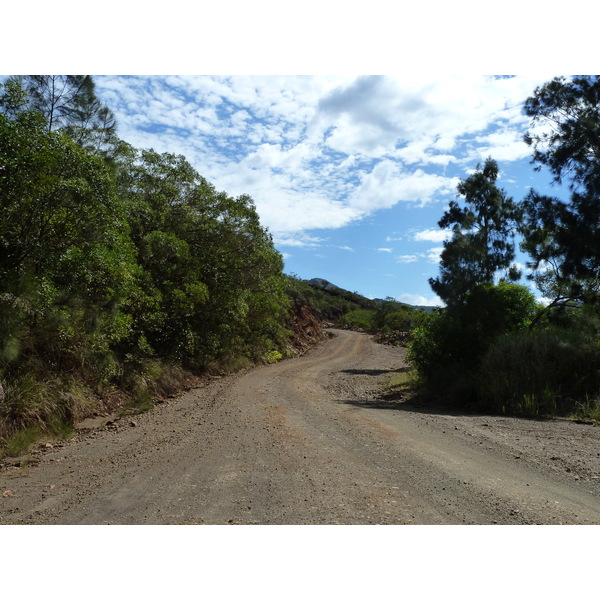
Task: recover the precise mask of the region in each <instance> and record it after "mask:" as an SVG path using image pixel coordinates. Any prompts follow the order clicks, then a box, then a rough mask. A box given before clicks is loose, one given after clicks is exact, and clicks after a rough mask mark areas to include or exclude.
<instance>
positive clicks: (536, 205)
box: [523, 76, 600, 302]
mask: <svg viewBox="0 0 600 600" xmlns="http://www.w3.org/2000/svg"><path fill="white" fill-rule="evenodd" d="M525 113H526V114H527V115H528V116H530V117H531V118H532V129H531V131H530V132H528V134H527V135H526V136H525V140H526V142H527V143H528V144H530V145H531V146H532V147H533V149H534V154H533V162H534V163H537V169H540V168H541V167H542V166H545V167H547V168H548V169H549V170H550V172H551V173H552V175H553V176H554V180H555V182H556V183H559V184H560V183H562V182H564V181H567V182H568V185H569V189H570V194H571V195H570V199H569V201H568V202H565V201H563V200H560V199H559V198H555V197H551V196H548V195H542V194H539V193H537V192H536V191H535V190H533V189H532V190H531V191H530V193H529V195H528V196H527V198H526V199H525V215H526V219H525V224H524V226H523V233H524V236H525V242H524V244H523V248H524V249H525V250H526V251H527V252H528V253H529V254H530V255H531V257H532V262H531V266H532V267H533V268H534V269H538V273H537V274H536V277H537V279H538V281H539V282H540V283H541V284H543V285H545V286H546V290H548V291H549V292H550V293H552V296H551V297H553V298H554V300H555V302H560V301H561V300H565V301H568V300H573V299H574V300H577V301H580V302H581V301H593V300H596V299H597V298H598V295H599V293H600V275H599V274H600V200H599V197H600V77H599V76H593V77H574V78H572V79H569V80H568V79H566V78H563V77H557V78H555V79H553V80H552V81H550V82H548V83H546V84H545V85H543V86H541V87H539V88H537V89H536V90H535V92H534V94H533V96H531V97H530V98H528V99H527V101H526V103H525Z"/></svg>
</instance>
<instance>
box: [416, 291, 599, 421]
mask: <svg viewBox="0 0 600 600" xmlns="http://www.w3.org/2000/svg"><path fill="white" fill-rule="evenodd" d="M543 310H544V309H543V308H542V307H541V306H536V304H535V300H534V298H533V296H532V295H531V293H530V292H528V291H527V289H526V288H524V287H522V286H518V285H515V284H508V283H500V284H498V285H496V286H492V285H490V284H483V285H480V286H478V287H477V288H475V289H474V290H473V291H471V292H470V293H469V294H468V295H467V297H466V299H465V302H464V304H463V305H460V306H455V307H453V308H451V309H446V310H444V311H439V312H436V313H435V314H433V315H427V316H424V317H423V320H422V322H421V324H420V325H419V326H418V327H417V328H416V330H415V332H414V335H413V341H412V344H411V348H410V351H409V357H410V359H411V361H412V363H413V364H414V366H415V368H416V370H417V372H418V374H419V375H420V377H421V380H422V383H423V384H424V386H425V387H426V388H427V389H428V390H429V391H431V392H434V393H437V394H440V395H442V396H443V397H445V398H450V399H452V400H453V401H454V402H455V403H457V404H459V405H461V406H466V407H472V408H474V407H477V408H480V409H485V410H492V411H498V412H502V413H512V414H523V415H528V416H533V415H551V414H569V413H571V414H572V413H573V412H577V411H579V412H585V413H587V414H588V416H589V415H592V414H596V415H597V408H596V401H597V400H598V391H599V390H600V343H599V342H598V332H599V331H600V317H599V316H598V312H597V309H593V308H591V307H587V308H582V307H577V308H576V307H573V308H562V309H560V310H559V309H557V310H554V311H544V314H543V315H542V316H541V318H539V317H540V315H539V311H543ZM534 320H535V321H536V323H535V324H536V326H535V327H533V328H531V327H530V326H531V324H532V323H533V321H534Z"/></svg>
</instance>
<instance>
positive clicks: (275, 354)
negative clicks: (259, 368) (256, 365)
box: [263, 350, 283, 364]
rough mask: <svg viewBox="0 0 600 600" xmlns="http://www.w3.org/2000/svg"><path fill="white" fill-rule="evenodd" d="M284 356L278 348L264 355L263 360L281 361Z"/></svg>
mask: <svg viewBox="0 0 600 600" xmlns="http://www.w3.org/2000/svg"><path fill="white" fill-rule="evenodd" d="M282 358H283V354H281V352H279V351H277V350H271V351H270V352H267V353H266V354H265V355H264V356H263V361H264V362H266V363H267V364H272V363H276V362H279V361H280V360H281V359H282Z"/></svg>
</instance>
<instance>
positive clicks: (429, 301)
mask: <svg viewBox="0 0 600 600" xmlns="http://www.w3.org/2000/svg"><path fill="white" fill-rule="evenodd" d="M396 300H398V302H404V303H405V304H412V305H413V306H444V303H443V302H442V301H441V299H440V298H439V297H438V296H429V297H427V296H421V295H419V294H408V293H406V294H400V295H399V296H398V297H397V298H396Z"/></svg>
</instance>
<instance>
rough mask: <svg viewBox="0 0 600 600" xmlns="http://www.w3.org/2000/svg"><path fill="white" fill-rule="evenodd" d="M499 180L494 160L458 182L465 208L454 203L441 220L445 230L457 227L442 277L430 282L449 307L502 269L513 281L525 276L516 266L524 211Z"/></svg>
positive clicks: (443, 257) (444, 254)
mask: <svg viewBox="0 0 600 600" xmlns="http://www.w3.org/2000/svg"><path fill="white" fill-rule="evenodd" d="M497 178H498V165H497V163H496V161H494V160H492V159H491V158H488V159H487V160H486V161H485V163H484V165H483V166H481V165H478V167H477V171H476V172H475V173H474V174H473V175H471V176H469V177H468V178H466V179H465V180H463V181H461V182H460V184H459V185H458V194H459V196H460V197H462V198H464V202H465V206H463V207H461V206H460V205H459V204H458V202H456V201H452V202H450V207H449V209H448V210H447V211H446V212H445V213H444V215H443V217H442V218H441V219H440V221H439V226H440V227H441V228H442V229H451V230H452V238H451V239H450V240H448V241H446V242H444V250H443V251H442V255H441V261H440V275H439V276H438V277H437V278H432V279H430V280H429V283H430V285H431V288H432V289H433V291H434V292H435V293H436V294H438V296H439V297H440V298H441V299H442V300H443V301H444V302H446V303H447V304H449V305H450V304H456V303H460V302H462V301H463V299H464V298H465V296H466V294H468V293H469V291H471V290H472V289H474V288H475V286H477V285H478V284H480V283H492V282H493V280H494V276H495V274H496V273H497V272H498V271H499V270H505V271H506V274H507V276H508V277H509V279H511V280H516V279H518V278H519V276H520V274H519V273H518V272H517V271H516V270H515V269H510V266H511V262H512V261H513V260H514V257H515V245H514V241H513V238H514V234H515V230H516V224H517V222H518V219H519V214H520V213H519V209H518V207H517V205H516V204H515V202H514V201H513V200H512V198H509V197H507V195H506V194H505V192H504V191H503V190H501V189H499V188H498V187H497V186H496V180H497Z"/></svg>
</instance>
